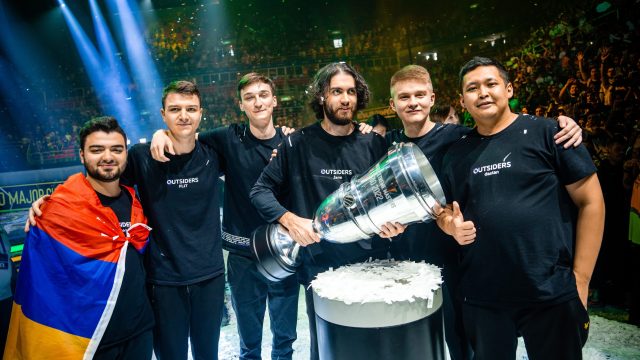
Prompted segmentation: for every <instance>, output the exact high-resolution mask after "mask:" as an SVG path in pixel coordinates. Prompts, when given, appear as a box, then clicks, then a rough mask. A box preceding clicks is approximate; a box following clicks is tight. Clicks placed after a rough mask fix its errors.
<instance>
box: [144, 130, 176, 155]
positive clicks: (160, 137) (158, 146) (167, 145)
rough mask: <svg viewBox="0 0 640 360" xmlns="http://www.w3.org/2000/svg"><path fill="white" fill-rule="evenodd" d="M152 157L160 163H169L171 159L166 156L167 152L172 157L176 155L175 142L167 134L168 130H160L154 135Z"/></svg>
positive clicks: (151, 148)
mask: <svg viewBox="0 0 640 360" xmlns="http://www.w3.org/2000/svg"><path fill="white" fill-rule="evenodd" d="M150 150H151V157H152V158H153V159H154V160H156V161H159V162H167V161H169V158H168V157H166V156H165V155H164V153H165V151H166V152H168V153H169V154H171V155H175V154H176V152H175V151H174V150H173V142H171V139H170V138H169V136H168V135H167V133H166V130H158V131H156V132H155V133H153V138H152V139H151V147H150Z"/></svg>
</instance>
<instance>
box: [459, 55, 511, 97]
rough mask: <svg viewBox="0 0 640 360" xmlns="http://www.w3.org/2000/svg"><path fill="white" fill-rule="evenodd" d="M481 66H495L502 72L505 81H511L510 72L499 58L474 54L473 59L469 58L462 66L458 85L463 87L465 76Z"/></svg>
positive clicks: (506, 82)
mask: <svg viewBox="0 0 640 360" xmlns="http://www.w3.org/2000/svg"><path fill="white" fill-rule="evenodd" d="M480 66H495V67H496V68H497V69H498V72H499V73H500V77H501V78H502V79H503V80H504V83H505V84H508V83H509V72H508V71H507V69H506V68H505V67H504V66H503V65H502V64H501V63H500V62H499V61H498V60H495V59H492V58H488V57H482V56H474V57H473V59H471V60H469V61H468V62H467V63H466V64H464V65H463V66H462V68H461V69H460V73H459V74H458V80H459V83H458V86H459V87H460V88H461V89H462V82H463V80H464V76H465V75H467V73H468V72H470V71H473V70H475V69H476V68H478V67H480Z"/></svg>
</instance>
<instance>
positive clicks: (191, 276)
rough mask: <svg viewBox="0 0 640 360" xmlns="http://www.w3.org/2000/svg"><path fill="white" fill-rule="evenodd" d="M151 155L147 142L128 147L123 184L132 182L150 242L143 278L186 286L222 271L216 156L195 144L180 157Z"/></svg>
mask: <svg viewBox="0 0 640 360" xmlns="http://www.w3.org/2000/svg"><path fill="white" fill-rule="evenodd" d="M167 156H168V157H169V158H170V159H171V161H169V162H166V163H161V162H158V161H155V160H153V158H151V153H150V152H149V144H137V145H135V146H133V147H132V148H131V149H130V150H129V154H128V158H127V161H128V162H127V168H126V170H125V173H124V175H123V182H124V183H125V184H126V183H127V182H129V183H131V184H135V185H136V186H137V190H138V193H139V194H140V201H141V203H142V207H143V209H144V212H145V215H146V216H147V218H148V219H149V226H151V228H152V229H153V230H152V232H151V241H150V242H149V250H148V267H147V272H148V280H149V281H150V282H151V283H154V284H159V285H189V284H194V283H197V282H200V281H204V280H207V279H210V278H213V277H215V276H218V275H220V274H222V273H224V263H223V258H222V244H221V239H220V238H221V236H220V203H219V200H218V198H219V191H218V177H219V175H220V170H219V169H220V167H219V161H218V155H217V154H216V152H215V151H213V150H212V149H211V148H208V147H206V146H202V145H200V143H198V142H196V146H195V148H194V150H193V151H192V152H190V153H188V154H184V155H170V154H167Z"/></svg>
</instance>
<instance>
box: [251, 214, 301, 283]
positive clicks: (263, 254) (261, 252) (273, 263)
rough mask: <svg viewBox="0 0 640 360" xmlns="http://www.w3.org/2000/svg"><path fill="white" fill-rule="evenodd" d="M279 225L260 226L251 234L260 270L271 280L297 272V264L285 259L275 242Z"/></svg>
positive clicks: (280, 279)
mask: <svg viewBox="0 0 640 360" xmlns="http://www.w3.org/2000/svg"><path fill="white" fill-rule="evenodd" d="M277 226H278V225H275V224H269V225H264V226H260V227H259V228H257V229H256V230H255V231H254V232H253V233H252V234H251V248H252V250H253V255H254V256H255V260H256V265H257V268H258V271H260V273H261V274H262V275H263V276H264V277H266V278H267V279H269V280H271V281H282V280H284V279H286V278H288V277H289V276H291V275H293V274H295V273H296V266H293V265H291V264H290V263H288V262H287V261H285V260H284V259H283V254H282V252H281V251H278V249H277V247H276V246H275V244H274V242H275V240H276V239H275V238H274V236H275V235H274V232H275V231H277Z"/></svg>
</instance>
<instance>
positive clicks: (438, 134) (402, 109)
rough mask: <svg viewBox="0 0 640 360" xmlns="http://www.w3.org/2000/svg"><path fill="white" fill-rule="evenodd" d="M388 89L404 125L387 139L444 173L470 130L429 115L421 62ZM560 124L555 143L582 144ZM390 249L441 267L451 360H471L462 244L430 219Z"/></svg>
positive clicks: (569, 123) (429, 89)
mask: <svg viewBox="0 0 640 360" xmlns="http://www.w3.org/2000/svg"><path fill="white" fill-rule="evenodd" d="M390 92H391V98H390V99H389V105H390V106H391V109H393V111H395V112H396V114H397V116H398V118H400V120H401V121H402V125H403V129H402V130H393V131H391V132H390V133H388V136H387V139H388V141H389V142H390V143H393V142H411V143H414V144H416V145H417V146H418V147H419V148H420V150H422V152H423V153H424V154H425V156H427V158H428V160H429V162H430V164H431V166H432V168H433V169H434V171H435V173H436V175H437V176H438V177H440V176H441V174H442V159H443V157H444V154H445V153H446V151H447V150H448V149H449V147H450V146H451V145H452V144H453V143H455V142H456V141H458V140H459V139H460V138H461V137H463V136H465V135H467V134H468V133H470V132H471V131H472V129H470V128H467V127H463V126H458V125H453V124H443V123H435V122H433V121H431V117H430V115H429V114H430V112H431V110H432V108H433V105H434V104H435V100H436V94H435V92H434V89H433V84H432V82H431V76H430V74H429V72H428V71H427V69H425V68H424V67H422V66H419V65H407V66H405V67H403V68H402V69H400V70H398V71H397V72H396V73H395V74H393V76H392V77H391V80H390ZM560 125H561V126H564V129H563V130H562V131H560V132H559V133H558V134H556V142H558V143H563V144H564V145H565V146H571V145H572V144H574V143H576V142H577V143H579V142H580V140H581V133H582V132H581V130H580V128H579V127H578V126H576V124H575V122H574V121H573V120H571V119H569V118H562V119H560ZM565 135H566V136H565ZM390 252H391V256H392V257H393V258H395V259H397V260H412V261H426V262H428V263H431V264H435V265H437V266H439V267H441V268H442V269H443V278H444V285H443V317H444V326H445V340H446V342H447V347H448V349H449V354H450V356H451V358H452V359H453V360H458V359H470V358H471V357H472V355H473V354H472V351H471V349H470V347H469V345H468V341H467V339H466V337H465V335H464V329H463V326H462V318H461V302H460V301H459V300H458V298H457V290H458V283H459V277H460V275H459V271H460V270H459V266H458V255H459V253H458V252H459V246H458V245H457V244H456V243H455V242H453V241H451V238H450V237H449V236H448V235H446V234H444V233H443V232H442V231H441V230H440V229H439V228H438V226H437V224H436V223H435V222H428V223H418V224H414V225H411V226H409V227H407V229H406V230H405V232H404V233H403V234H401V235H400V236H398V238H397V239H395V240H394V241H393V242H392V243H391V251H390Z"/></svg>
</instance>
